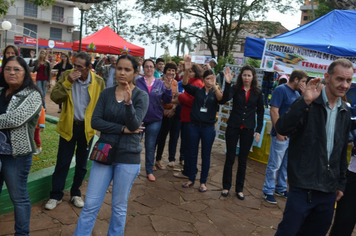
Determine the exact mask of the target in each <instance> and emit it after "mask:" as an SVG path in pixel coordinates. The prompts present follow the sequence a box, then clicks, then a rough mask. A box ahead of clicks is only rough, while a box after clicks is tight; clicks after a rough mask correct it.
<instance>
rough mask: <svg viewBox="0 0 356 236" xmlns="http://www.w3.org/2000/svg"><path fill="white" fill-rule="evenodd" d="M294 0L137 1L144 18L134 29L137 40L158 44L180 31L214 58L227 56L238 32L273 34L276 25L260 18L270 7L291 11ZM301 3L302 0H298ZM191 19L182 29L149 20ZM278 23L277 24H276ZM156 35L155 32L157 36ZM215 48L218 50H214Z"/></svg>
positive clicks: (234, 43)
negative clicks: (181, 16) (162, 17)
mask: <svg viewBox="0 0 356 236" xmlns="http://www.w3.org/2000/svg"><path fill="white" fill-rule="evenodd" d="M295 2H296V1H293V0H284V1H281V0H252V1H251V0H184V1H182V0H136V9H137V10H139V11H141V12H142V13H143V14H144V15H145V17H146V19H147V20H146V21H145V23H144V24H141V25H140V26H139V27H137V29H136V35H137V37H138V39H139V40H140V41H143V42H145V41H146V40H148V39H150V40H153V41H154V42H155V41H157V42H159V43H161V46H162V47H165V46H166V43H167V42H174V41H175V40H176V39H177V35H178V34H179V32H180V33H181V34H184V35H187V36H189V37H191V38H192V39H193V40H194V41H198V42H201V43H204V44H206V45H207V47H208V49H209V50H210V52H211V55H212V56H213V57H216V56H218V57H219V56H227V55H228V54H229V52H231V51H233V49H234V46H235V45H236V43H238V42H241V40H242V37H241V34H240V33H241V32H253V33H255V34H262V33H263V34H264V35H267V36H269V35H268V34H273V33H274V32H275V31H274V30H271V29H273V28H274V29H276V28H277V27H276V24H271V23H269V22H265V21H264V22H262V21H259V22H258V23H256V22H255V21H256V19H265V14H266V13H268V11H270V10H271V9H276V10H278V11H280V12H288V11H293V10H295V9H293V7H292V3H295ZM297 2H298V3H301V4H302V3H303V1H302V0H297ZM179 14H182V15H183V19H190V21H191V22H192V23H191V24H190V25H189V26H187V27H182V28H181V29H179V28H177V27H176V24H175V23H174V22H163V23H161V24H160V25H155V24H153V23H150V19H152V17H154V18H157V17H159V16H160V15H171V16H174V17H178V15H179ZM277 25H278V24H277ZM156 34H157V35H156ZM215 50H216V51H217V53H215Z"/></svg>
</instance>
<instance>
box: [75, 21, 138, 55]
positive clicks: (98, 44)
mask: <svg viewBox="0 0 356 236" xmlns="http://www.w3.org/2000/svg"><path fill="white" fill-rule="evenodd" d="M72 49H73V51H79V40H78V41H75V42H73V46H72ZM81 49H82V51H84V52H97V53H108V54H114V55H121V54H126V53H128V54H130V55H132V56H144V55H145V49H144V48H141V47H139V46H136V45H134V44H132V43H129V42H127V41H126V40H125V39H123V38H122V37H120V36H119V35H118V34H116V33H115V32H114V31H113V30H112V29H111V28H110V27H109V26H106V27H105V28H103V29H101V30H99V31H97V32H95V33H94V34H92V35H89V36H88V37H85V38H83V39H82V48H81Z"/></svg>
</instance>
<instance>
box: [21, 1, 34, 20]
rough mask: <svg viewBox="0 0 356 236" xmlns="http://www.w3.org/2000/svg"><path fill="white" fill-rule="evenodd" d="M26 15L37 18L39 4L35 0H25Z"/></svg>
mask: <svg viewBox="0 0 356 236" xmlns="http://www.w3.org/2000/svg"><path fill="white" fill-rule="evenodd" d="M24 15H25V16H29V17H36V18H37V6H35V4H33V2H29V1H25V12H24Z"/></svg>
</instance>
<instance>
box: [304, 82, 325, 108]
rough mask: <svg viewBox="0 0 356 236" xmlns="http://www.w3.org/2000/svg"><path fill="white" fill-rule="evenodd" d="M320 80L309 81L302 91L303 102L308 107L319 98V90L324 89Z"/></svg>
mask: <svg viewBox="0 0 356 236" xmlns="http://www.w3.org/2000/svg"><path fill="white" fill-rule="evenodd" d="M320 81H321V78H314V79H311V80H310V81H309V83H308V84H307V86H306V88H305V91H304V100H305V102H306V104H308V105H310V103H312V102H313V101H314V100H315V99H316V98H317V97H319V95H320V93H321V90H322V89H323V88H324V85H323V84H320V85H319V86H318V84H319V83H320Z"/></svg>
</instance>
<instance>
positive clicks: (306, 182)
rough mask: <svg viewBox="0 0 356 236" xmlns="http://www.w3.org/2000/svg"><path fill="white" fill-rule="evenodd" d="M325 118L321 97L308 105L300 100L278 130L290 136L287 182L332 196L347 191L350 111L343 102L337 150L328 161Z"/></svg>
mask: <svg viewBox="0 0 356 236" xmlns="http://www.w3.org/2000/svg"><path fill="white" fill-rule="evenodd" d="M326 118H327V112H326V108H325V107H324V101H323V98H322V94H320V96H319V97H318V98H317V99H315V101H313V102H312V103H311V104H310V106H308V105H307V104H306V103H305V101H304V97H303V96H302V97H299V98H298V99H297V100H295V102H294V103H293V104H292V105H291V107H290V109H289V110H288V111H287V112H286V113H285V114H284V115H283V116H282V117H281V118H279V119H278V121H277V123H276V130H277V132H278V133H279V134H281V135H290V141H289V149H288V168H287V169H288V182H289V184H290V185H292V186H294V187H297V188H303V189H308V190H317V191H321V192H326V193H332V192H335V191H336V190H341V191H344V188H345V183H346V177H345V172H346V169H347V159H346V156H347V146H348V137H349V130H350V124H351V120H350V109H349V107H348V106H347V105H346V104H345V103H344V102H342V105H341V106H340V107H339V108H338V114H337V117H336V123H335V137H334V148H333V150H332V152H331V155H330V160H329V161H328V158H327V147H326V130H325V125H326Z"/></svg>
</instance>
